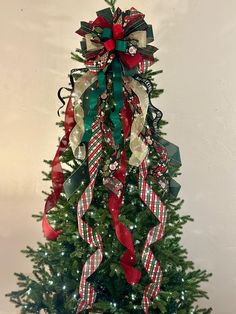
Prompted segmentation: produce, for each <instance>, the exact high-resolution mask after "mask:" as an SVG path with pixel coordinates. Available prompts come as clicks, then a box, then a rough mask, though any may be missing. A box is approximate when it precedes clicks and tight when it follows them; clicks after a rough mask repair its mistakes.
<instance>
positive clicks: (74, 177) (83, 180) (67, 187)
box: [63, 160, 90, 199]
mask: <svg viewBox="0 0 236 314" xmlns="http://www.w3.org/2000/svg"><path fill="white" fill-rule="evenodd" d="M89 179H90V176H89V171H88V163H87V160H84V161H83V163H82V165H81V166H80V167H78V168H77V169H76V170H75V171H74V172H73V173H72V174H71V175H70V176H69V178H68V179H67V180H66V181H65V182H64V184H63V188H64V192H65V194H66V198H67V199H69V198H70V197H71V196H72V195H73V194H74V193H75V192H76V191H77V190H78V189H79V187H81V185H82V184H83V187H84V188H85V187H86V186H87V185H88V184H89Z"/></svg>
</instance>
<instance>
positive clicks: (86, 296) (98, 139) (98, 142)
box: [76, 118, 103, 313]
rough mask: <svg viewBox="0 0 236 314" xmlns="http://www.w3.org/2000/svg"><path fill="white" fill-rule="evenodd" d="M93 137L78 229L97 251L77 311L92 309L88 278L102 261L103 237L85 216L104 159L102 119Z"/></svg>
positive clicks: (87, 266)
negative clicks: (88, 178)
mask: <svg viewBox="0 0 236 314" xmlns="http://www.w3.org/2000/svg"><path fill="white" fill-rule="evenodd" d="M92 135H93V136H92V138H91V140H90V141H89V145H88V166H89V175H90V183H89V185H88V187H87V188H86V190H85V191H84V193H83V194H82V196H81V198H80V200H79V202H78V205H77V218H78V230H79V234H80V236H81V238H82V239H83V240H84V241H86V242H87V243H88V244H89V245H90V246H92V247H94V248H96V251H95V252H94V253H93V254H92V255H91V256H90V257H89V258H88V259H87V261H86V262H85V264H84V266H83V270H82V276H81V280H80V286H79V294H80V299H79V302H78V309H77V312H76V313H80V312H82V311H84V310H87V309H91V308H92V306H93V303H94V302H95V299H96V291H95V289H94V288H93V286H92V285H91V284H90V283H89V282H88V278H89V277H90V276H91V275H92V274H93V273H94V272H95V271H96V269H97V268H98V267H99V265H100V264H101V262H102V257H103V253H102V238H101V235H100V234H99V233H97V232H95V231H94V230H93V229H92V228H91V227H90V226H89V225H88V224H87V223H86V222H85V221H84V220H83V216H84V215H85V214H86V212H87V211H88V210H89V207H90V204H91V202H92V199H93V188H94V184H95V180H96V177H97V173H98V168H99V165H100V163H101V160H102V131H101V126H100V119H99V118H98V119H97V120H96V121H95V122H94V123H93V126H92Z"/></svg>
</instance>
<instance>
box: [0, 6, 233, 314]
mask: <svg viewBox="0 0 236 314" xmlns="http://www.w3.org/2000/svg"><path fill="white" fill-rule="evenodd" d="M2 2H3V1H2ZM119 5H120V7H122V8H124V9H125V8H128V7H130V6H135V7H137V8H138V9H139V10H141V11H143V12H146V19H147V21H148V22H150V23H152V24H153V26H154V31H155V35H156V44H157V45H158V47H159V49H160V50H159V52H158V57H159V58H160V63H159V67H160V68H162V69H163V70H164V73H163V75H161V76H160V77H159V84H160V87H161V88H164V89H165V94H164V95H163V96H162V97H161V98H160V100H159V102H156V104H157V105H158V106H159V107H160V108H161V110H162V111H163V112H164V118H165V119H166V120H168V121H169V126H168V127H167V128H166V131H167V132H168V137H167V138H168V139H169V140H170V141H172V142H174V143H176V144H178V145H179V146H180V149H181V153H182V161H183V167H182V176H181V178H179V181H180V183H181V184H182V191H181V197H183V198H184V199H185V205H184V208H183V210H182V213H183V214H186V213H188V214H191V215H192V216H193V217H194V218H195V222H194V223H191V224H189V225H187V226H186V227H185V230H184V237H183V243H184V245H185V246H186V247H187V248H188V251H189V257H190V259H192V260H194V261H195V263H196V266H197V267H200V268H207V269H208V271H210V272H213V273H214V276H213V278H212V279H211V281H210V283H208V284H206V285H204V288H205V289H207V290H208V291H209V295H210V298H211V299H210V301H209V302H204V304H206V305H211V306H213V308H214V311H213V313H214V314H234V313H236V302H235V298H234V296H235V292H234V290H235V289H236V272H235V264H236V245H235V242H234V241H235V237H236V228H235V224H236V211H235V204H236V193H235V190H234V188H235V180H236V176H235V162H236V146H235V137H236V126H235V124H234V121H235V116H236V96H235V83H236V74H235V73H236V71H235V67H236V58H235V56H236V19H235V12H236V2H235V1H233V0H224V1H219V0H168V1H164V0H155V1H151V0H145V1H140V0H136V1H134V0H133V1H131V0H120V1H119ZM103 7H105V5H104V3H103V1H102V0H90V1H89V5H88V1H87V2H86V1H81V0H80V1H79V0H68V1H63V0H8V1H4V2H3V3H1V12H0V40H1V45H0V55H1V61H0V73H1V85H0V95H1V106H0V114H1V123H0V128H1V130H0V134H1V155H0V156H1V166H0V167H1V168H0V174H1V180H0V190H1V192H0V193H1V194H0V198H1V219H0V224H1V227H0V246H1V259H0V263H1V267H0V278H1V281H0V291H1V296H0V297H1V302H0V314H15V313H17V311H16V310H15V309H14V307H13V306H12V305H11V304H9V303H8V301H7V300H6V299H5V298H4V297H3V294H4V293H5V292H7V291H10V290H11V289H13V288H15V278H14V277H13V275H12V273H13V272H14V271H23V272H30V263H29V262H28V261H26V259H25V258H24V256H23V255H21V254H20V253H19V250H20V249H22V248H24V247H25V246H26V245H27V244H31V245H34V243H35V242H36V240H42V235H41V230H40V225H39V224H36V223H35V222H34V220H33V219H32V218H31V213H32V212H35V213H37V212H38V211H39V210H42V208H43V204H44V202H43V197H42V195H41V190H42V189H46V188H47V187H48V186H49V185H47V184H46V183H45V182H42V181H41V179H42V175H41V170H42V169H45V166H44V165H43V163H42V160H43V159H44V158H46V159H50V158H52V157H53V154H54V151H55V149H56V144H57V138H58V136H59V135H60V133H59V131H58V128H57V127H56V126H55V122H56V121H57V120H58V119H57V115H56V111H57V108H58V105H59V103H58V100H57V96H56V92H57V89H58V88H59V87H60V86H62V85H65V84H67V77H66V75H67V73H68V72H69V70H70V68H72V67H74V66H75V63H74V62H72V61H71V60H70V51H73V50H74V49H75V48H76V47H79V40H80V38H79V36H77V35H76V34H75V33H74V31H75V30H77V29H78V28H79V22H80V21H81V20H82V19H85V20H89V19H93V18H94V17H95V12H96V10H99V9H102V8H103Z"/></svg>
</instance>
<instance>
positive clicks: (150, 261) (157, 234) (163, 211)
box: [139, 157, 167, 314]
mask: <svg viewBox="0 0 236 314" xmlns="http://www.w3.org/2000/svg"><path fill="white" fill-rule="evenodd" d="M147 174H148V164H147V157H146V158H145V159H144V161H143V162H142V164H141V165H140V167H139V189H140V198H141V200H142V201H143V203H144V204H145V205H146V206H147V207H148V209H149V210H150V211H151V212H152V214H153V215H154V216H155V217H156V218H157V219H158V221H159V224H158V225H157V226H155V227H153V228H152V229H151V230H150V231H149V233H148V236H147V239H146V241H145V245H144V248H143V252H142V262H143V265H144V268H145V270H146V272H147V273H148V275H149V277H150V279H151V283H150V284H149V285H147V286H146V288H145V291H144V294H143V300H142V306H143V309H144V312H145V314H148V308H149V306H150V304H151V303H152V301H153V300H154V298H155V297H156V296H157V294H158V292H159V290H160V285H161V280H162V270H161V266H160V263H159V261H157V260H156V258H155V256H154V254H153V252H152V250H151V249H150V246H151V245H152V244H153V243H155V242H156V241H159V240H160V239H161V238H162V237H163V235H164V231H165V225H166V220H167V208H166V206H165V205H164V204H163V202H162V201H161V200H160V198H159V197H158V196H157V195H156V193H155V192H154V191H153V190H152V188H151V187H150V186H149V184H148V183H147V181H146V177H147Z"/></svg>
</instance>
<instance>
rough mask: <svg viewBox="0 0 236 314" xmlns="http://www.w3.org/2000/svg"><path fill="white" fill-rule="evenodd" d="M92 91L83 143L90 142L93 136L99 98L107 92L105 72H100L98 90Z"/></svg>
mask: <svg viewBox="0 0 236 314" xmlns="http://www.w3.org/2000/svg"><path fill="white" fill-rule="evenodd" d="M93 88H94V87H92V88H91V89H90V92H89V94H88V96H87V97H88V108H87V109H88V113H87V114H86V116H85V118H84V135H83V138H82V140H81V142H89V140H90V138H91V136H92V123H93V121H94V120H95V117H96V115H97V102H98V98H99V96H100V95H101V94H102V93H104V92H105V90H106V78H105V74H104V72H103V71H99V72H98V89H96V88H95V89H93Z"/></svg>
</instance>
